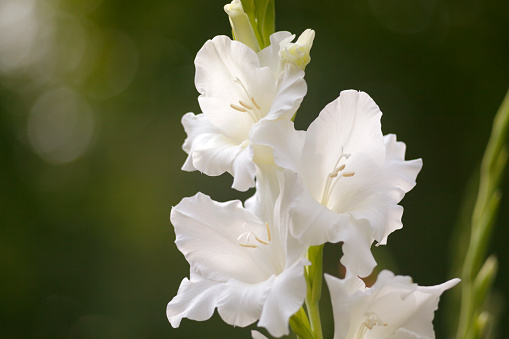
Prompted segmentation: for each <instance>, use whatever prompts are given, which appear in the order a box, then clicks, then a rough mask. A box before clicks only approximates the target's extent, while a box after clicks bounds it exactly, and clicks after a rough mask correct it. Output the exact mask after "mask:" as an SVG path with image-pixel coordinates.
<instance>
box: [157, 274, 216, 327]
mask: <svg viewBox="0 0 509 339" xmlns="http://www.w3.org/2000/svg"><path fill="white" fill-rule="evenodd" d="M221 289H222V287H221V285H220V284H219V283H217V282H215V281H211V280H207V279H205V278H203V277H201V276H200V275H198V274H191V280H189V279H187V278H184V280H182V283H181V284H180V287H179V290H178V292H177V295H176V296H175V297H174V298H173V299H172V300H171V301H170V302H169V303H168V306H167V307H166V316H167V317H168V320H169V321H170V323H171V326H173V327H175V328H176V327H179V326H180V321H181V320H182V318H188V319H191V320H197V321H203V320H207V319H209V318H210V317H211V316H212V314H213V313H214V309H215V308H216V305H217V302H218V299H219V295H220V294H221Z"/></svg>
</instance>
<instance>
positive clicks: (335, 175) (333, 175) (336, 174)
mask: <svg viewBox="0 0 509 339" xmlns="http://www.w3.org/2000/svg"><path fill="white" fill-rule="evenodd" d="M337 176H338V172H333V173H331V174H329V178H335V177H337Z"/></svg>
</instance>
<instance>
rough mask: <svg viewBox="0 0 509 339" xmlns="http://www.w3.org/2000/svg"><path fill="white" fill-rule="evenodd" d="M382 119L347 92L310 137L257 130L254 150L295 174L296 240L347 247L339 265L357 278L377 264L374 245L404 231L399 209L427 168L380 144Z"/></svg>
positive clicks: (288, 125) (284, 128) (392, 143)
mask: <svg viewBox="0 0 509 339" xmlns="http://www.w3.org/2000/svg"><path fill="white" fill-rule="evenodd" d="M381 115H382V112H380V109H379V108H378V106H377V105H376V104H375V102H374V101H373V100H372V99H371V98H370V97H369V96H368V95H367V94H366V93H363V92H357V91H343V92H341V94H340V96H339V98H338V99H336V100H335V101H333V102H332V103H330V104H329V105H327V106H326V107H325V108H324V109H323V111H322V112H321V113H320V115H319V117H318V118H316V120H315V121H314V122H313V123H312V124H311V125H310V126H309V128H308V130H307V132H302V131H296V130H295V129H294V127H293V123H292V122H287V121H278V122H275V123H273V124H270V125H269V124H265V125H264V124H263V122H262V124H260V126H259V127H258V128H257V129H256V130H255V131H254V132H253V138H252V139H253V142H254V143H258V144H264V145H267V146H270V147H272V148H273V150H274V161H275V163H276V164H278V165H279V166H281V167H283V168H288V169H291V170H293V171H294V172H296V173H298V175H299V178H300V184H301V185H296V186H295V187H294V191H293V196H294V206H293V207H292V214H293V217H292V225H291V232H292V233H293V235H294V236H296V237H297V238H299V239H301V241H303V242H307V243H309V244H310V245H319V244H323V243H325V242H333V243H335V242H340V241H343V242H344V243H343V253H344V256H343V258H342V259H341V262H342V263H343V265H345V266H346V267H347V268H348V269H349V270H350V271H352V273H353V274H354V275H358V276H363V277H364V276H367V275H369V274H370V273H371V271H372V269H373V267H374V266H375V265H376V262H375V260H374V258H373V255H372V254H371V251H370V247H371V244H372V243H373V241H375V240H376V241H377V242H378V243H379V244H385V243H386V241H387V236H388V235H389V234H390V233H391V232H393V231H394V230H397V229H400V228H401V227H402V223H401V216H402V214H403V208H402V207H401V206H399V205H398V203H399V202H400V201H401V199H402V198H403V196H404V195H405V193H406V192H408V191H409V190H410V189H412V187H414V185H415V178H416V176H417V174H418V172H419V171H420V169H421V167H422V161H421V160H420V159H418V160H412V161H405V159H404V157H405V144H404V143H402V142H397V141H396V136H395V135H387V136H385V137H384V136H383V135H382V131H381V125H380V118H381Z"/></svg>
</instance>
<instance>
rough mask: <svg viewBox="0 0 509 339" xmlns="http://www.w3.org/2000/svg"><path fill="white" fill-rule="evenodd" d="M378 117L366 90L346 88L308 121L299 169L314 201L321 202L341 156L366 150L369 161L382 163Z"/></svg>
mask: <svg viewBox="0 0 509 339" xmlns="http://www.w3.org/2000/svg"><path fill="white" fill-rule="evenodd" d="M381 116H382V112H380V109H379V108H378V106H377V105H376V103H375V102H374V101H373V99H371V98H370V97H369V96H368V95H367V94H366V93H364V92H357V91H352V90H349V91H343V92H341V94H340V96H339V98H337V99H336V100H334V101H333V102H331V103H330V104H328V105H327V106H326V107H325V108H324V109H323V110H322V112H320V115H319V116H318V118H316V119H315V121H314V122H313V123H311V125H310V126H309V128H308V131H307V134H306V142H305V144H304V148H303V151H302V166H303V168H302V170H303V175H304V177H305V178H306V182H307V185H308V187H309V189H310V192H311V194H312V195H313V196H314V197H315V199H316V200H318V201H321V199H322V196H323V193H324V188H325V182H326V180H327V177H328V175H329V174H330V173H331V172H332V171H333V170H334V169H335V168H336V166H337V162H338V159H339V158H340V157H341V155H344V154H352V155H353V154H359V153H367V154H369V156H370V157H371V158H372V159H373V161H375V162H377V163H382V162H383V160H384V145H383V136H382V132H381V125H380V117H381ZM347 166H349V165H348V164H347Z"/></svg>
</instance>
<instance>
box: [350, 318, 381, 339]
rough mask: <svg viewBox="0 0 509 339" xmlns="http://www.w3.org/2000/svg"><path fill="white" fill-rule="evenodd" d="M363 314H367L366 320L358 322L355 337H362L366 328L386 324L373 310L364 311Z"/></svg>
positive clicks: (359, 338)
mask: <svg viewBox="0 0 509 339" xmlns="http://www.w3.org/2000/svg"><path fill="white" fill-rule="evenodd" d="M365 316H367V318H366V320H365V321H364V322H363V323H361V324H360V326H359V330H358V331H357V338H356V339H363V338H364V336H365V335H366V332H367V331H368V330H372V329H373V327H375V326H383V327H386V326H388V324H387V323H384V322H383V321H382V319H380V317H379V316H378V314H376V313H374V312H370V313H366V314H365Z"/></svg>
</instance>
